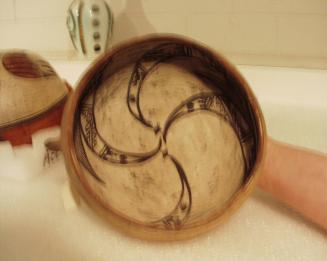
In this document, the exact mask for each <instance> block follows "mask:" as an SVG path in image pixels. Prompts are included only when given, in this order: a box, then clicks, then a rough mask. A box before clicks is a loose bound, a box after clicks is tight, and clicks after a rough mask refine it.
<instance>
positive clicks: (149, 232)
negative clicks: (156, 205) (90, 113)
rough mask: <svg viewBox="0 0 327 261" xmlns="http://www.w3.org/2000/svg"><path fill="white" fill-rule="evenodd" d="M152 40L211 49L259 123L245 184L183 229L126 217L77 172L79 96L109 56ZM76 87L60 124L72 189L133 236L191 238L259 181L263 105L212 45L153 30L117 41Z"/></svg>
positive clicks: (263, 145) (226, 214) (225, 214)
mask: <svg viewBox="0 0 327 261" xmlns="http://www.w3.org/2000/svg"><path fill="white" fill-rule="evenodd" d="M153 41H172V42H176V43H181V44H187V45H193V46H195V47H196V48H198V49H200V50H203V51H205V52H206V53H210V55H212V57H213V58H214V59H216V60H218V61H219V62H220V63H221V64H223V66H224V67H225V68H226V69H227V71H228V72H230V73H232V74H233V77H235V78H236V79H237V80H238V82H239V83H240V84H241V86H242V87H243V89H244V91H245V94H246V96H247V98H248V101H249V104H250V106H251V108H252V111H253V113H254V118H255V122H256V126H257V131H258V133H257V135H258V145H257V146H258V148H257V157H256V161H255V163H254V165H253V167H252V170H251V172H250V176H249V178H248V179H247V180H246V182H245V183H244V185H243V186H242V187H241V188H240V189H239V190H238V191H237V192H236V193H235V194H234V195H233V197H232V198H231V200H230V201H229V203H228V204H227V205H226V206H225V207H224V208H223V209H222V210H220V211H217V212H215V213H213V214H212V215H210V216H209V217H207V218H206V219H204V220H203V221H201V222H198V224H195V225H192V226H189V227H183V228H182V229H180V230H167V229H162V228H155V227H149V226H147V225H145V224H141V223H138V222H134V221H133V220H131V219H128V218H127V217H124V216H122V215H120V214H117V213H116V212H115V211H114V210H113V209H112V208H110V206H104V204H102V202H101V201H99V200H98V199H97V196H96V194H95V193H94V192H93V191H92V189H90V188H89V187H88V186H87V187H86V186H85V185H87V184H84V183H87V182H84V183H83V178H81V175H78V173H81V171H82V166H81V165H80V164H79V162H78V159H77V156H76V153H75V145H74V117H75V113H74V112H75V111H76V108H77V106H78V104H79V102H80V97H81V95H82V94H83V91H84V90H85V88H86V87H87V83H88V82H89V81H90V80H91V78H92V76H93V74H94V72H96V71H97V70H98V69H99V68H100V67H101V66H103V65H104V64H105V63H106V61H108V59H110V58H111V57H113V56H114V55H115V54H116V53H118V52H120V51H122V50H124V49H125V48H127V47H129V46H131V45H137V44H140V43H146V42H153ZM76 86H77V88H76V89H75V91H74V92H73V93H72V94H71V95H70V97H69V100H68V102H67V104H66V106H65V110H64V115H63V119H62V127H61V148H62V151H63V154H64V160H65V165H66V169H67V172H68V176H69V179H70V182H71V185H72V189H73V190H76V191H77V193H78V194H79V195H81V197H82V198H83V200H84V201H85V202H86V203H87V205H88V206H89V207H90V208H91V209H92V210H93V211H94V212H95V213H96V214H98V216H100V217H101V218H102V219H103V220H105V221H107V223H109V224H111V225H112V226H113V227H115V228H116V229H118V230H119V231H122V232H125V233H127V234H129V235H130V236H132V237H136V238H142V239H147V240H159V241H173V240H182V239H188V238H192V237H194V236H197V235H200V234H203V233H205V232H208V231H210V230H212V229H213V228H214V227H216V226H217V225H218V224H220V223H222V222H223V221H224V220H226V219H227V218H228V217H229V216H230V215H231V214H232V213H234V212H235V210H237V209H238V208H239V207H240V206H241V205H242V203H243V202H244V201H245V199H247V198H248V197H249V195H250V193H251V192H252V191H253V190H254V188H255V185H256V183H257V181H258V178H259V175H260V172H261V171H260V170H261V168H262V165H263V162H264V156H265V150H266V139H267V134H266V126H265V122H264V117H263V114H262V111H261V109H260V106H259V103H258V101H257V99H256V97H255V95H254V93H253V92H252V90H251V88H250V86H249V84H248V83H247V82H246V80H245V79H244V78H243V76H242V75H241V74H240V73H239V71H238V70H237V69H236V67H235V66H234V65H232V64H231V63H230V62H228V61H227V60H226V59H225V58H224V57H223V56H222V55H221V54H219V53H217V52H216V51H215V50H213V49H212V48H210V47H208V46H206V45H205V44H203V43H200V42H198V41H196V40H194V39H191V38H188V37H185V36H180V35H176V34H161V33H160V34H150V35H145V36H141V37H135V38H132V39H129V40H127V41H124V42H122V43H119V44H117V45H116V46H114V47H113V48H112V49H110V50H109V51H108V52H106V53H104V54H102V55H101V56H100V57H98V58H97V59H96V60H94V61H93V62H92V63H91V64H90V66H89V67H88V69H87V70H86V71H85V72H84V74H83V75H82V77H81V78H80V80H79V81H78V83H77V85H76Z"/></svg>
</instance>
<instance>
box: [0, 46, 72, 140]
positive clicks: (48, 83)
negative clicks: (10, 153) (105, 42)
mask: <svg viewBox="0 0 327 261" xmlns="http://www.w3.org/2000/svg"><path fill="white" fill-rule="evenodd" d="M69 88H70V87H69V86H68V84H67V83H65V82H64V81H63V80H62V79H60V78H59V77H58V75H57V73H56V72H55V71H54V69H53V68H52V67H51V65H50V64H49V63H48V62H47V61H46V60H44V59H43V58H42V57H40V56H38V55H37V54H35V53H32V52H30V51H23V50H8V51H2V52H0V94H1V95H0V141H1V140H8V141H10V142H11V144H12V145H14V146H16V145H22V144H31V143H32V139H31V135H32V134H33V133H34V132H36V131H37V130H40V129H43V128H48V127H51V126H55V125H60V122H61V116H62V112H63V108H64V104H65V102H66V99H67V94H68V92H69Z"/></svg>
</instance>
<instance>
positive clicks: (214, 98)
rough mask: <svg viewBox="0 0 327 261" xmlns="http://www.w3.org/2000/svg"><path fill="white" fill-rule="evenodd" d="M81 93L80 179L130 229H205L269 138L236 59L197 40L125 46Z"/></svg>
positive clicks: (102, 62) (88, 78)
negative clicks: (265, 137) (232, 61)
mask: <svg viewBox="0 0 327 261" xmlns="http://www.w3.org/2000/svg"><path fill="white" fill-rule="evenodd" d="M77 93H78V95H79V96H78V99H76V109H75V111H74V112H75V113H74V120H73V133H74V151H75V153H76V158H77V160H78V163H79V165H80V169H81V171H79V172H78V173H76V175H77V176H78V179H79V180H80V182H81V184H82V187H83V188H84V189H85V190H87V191H89V192H90V195H89V196H90V197H93V199H94V201H95V202H97V204H99V205H101V207H102V208H103V209H105V211H108V212H110V213H111V214H114V215H115V216H117V217H118V218H121V219H124V220H127V221H128V222H129V223H130V224H135V225H140V226H146V227H150V228H154V229H161V230H175V231H176V230H182V229H187V228H191V227H195V226H198V225H201V224H205V223H206V222H208V220H211V219H213V218H217V217H219V215H221V214H222V213H223V212H224V211H225V209H227V208H228V207H229V206H231V205H232V204H233V201H234V199H235V198H236V196H237V195H238V194H239V193H241V191H242V189H243V188H244V186H246V184H247V182H248V181H249V180H250V177H251V175H252V174H253V171H252V170H253V167H254V165H255V163H256V161H257V155H258V151H259V143H260V135H262V133H261V129H260V123H259V122H258V121H259V116H258V110H259V109H258V108H256V106H257V104H256V102H255V99H254V97H252V94H251V91H250V90H249V87H248V86H247V84H246V83H245V81H244V80H243V78H242V77H241V76H240V75H239V73H238V72H237V71H236V70H235V69H234V68H233V67H232V66H231V65H230V64H229V63H228V62H227V61H226V60H224V59H223V58H222V57H220V56H219V55H217V54H214V53H213V52H211V51H210V50H208V49H207V48H205V47H202V46H200V45H198V44H195V43H193V42H192V41H188V40H184V39H179V38H169V37H168V38H167V37H166V38H165V37H154V38H148V39H145V40H136V41H132V42H130V43H128V44H125V45H123V46H121V47H118V48H116V49H114V50H113V51H112V52H110V53H108V54H106V55H104V56H103V57H102V58H101V59H99V60H98V61H97V62H96V63H95V64H94V65H93V66H92V67H91V69H89V71H88V72H87V73H86V75H85V77H84V78H83V79H82V80H81V81H80V83H79V86H78V90H77Z"/></svg>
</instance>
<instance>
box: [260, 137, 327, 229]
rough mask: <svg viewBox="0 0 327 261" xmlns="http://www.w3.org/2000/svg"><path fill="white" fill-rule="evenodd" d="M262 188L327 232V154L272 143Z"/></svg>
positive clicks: (261, 184) (276, 142)
mask: <svg viewBox="0 0 327 261" xmlns="http://www.w3.org/2000/svg"><path fill="white" fill-rule="evenodd" d="M259 187H261V188H262V189H263V190H265V191H267V192H268V193H270V194H272V195H273V196H274V197H275V198H277V199H279V200H280V201H282V202H284V203H286V204H287V205H289V206H290V207H292V208H293V209H295V210H296V211H298V212H300V213H301V214H302V215H303V216H305V217H307V218H308V219H310V220H311V221H312V222H314V223H316V224H317V225H319V226H320V227H322V228H323V229H324V230H325V231H327V154H322V153H318V152H313V151H309V150H307V149H303V148H298V147H295V146H291V145H287V144H284V143H281V142H278V141H275V140H273V139H268V142H267V156H266V160H265V163H264V166H263V173H262V175H261V178H260V180H259Z"/></svg>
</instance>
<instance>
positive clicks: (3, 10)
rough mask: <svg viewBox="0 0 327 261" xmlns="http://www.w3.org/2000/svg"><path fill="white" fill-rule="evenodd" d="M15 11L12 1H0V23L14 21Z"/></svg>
mask: <svg viewBox="0 0 327 261" xmlns="http://www.w3.org/2000/svg"><path fill="white" fill-rule="evenodd" d="M14 19H15V9H14V1H13V0H0V21H1V20H14Z"/></svg>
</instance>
